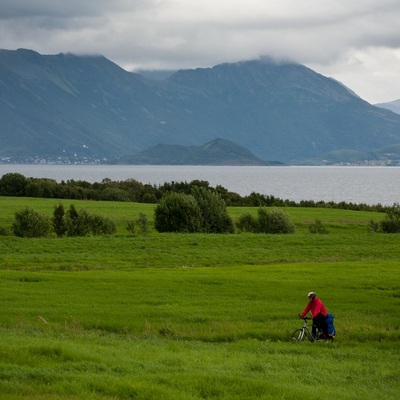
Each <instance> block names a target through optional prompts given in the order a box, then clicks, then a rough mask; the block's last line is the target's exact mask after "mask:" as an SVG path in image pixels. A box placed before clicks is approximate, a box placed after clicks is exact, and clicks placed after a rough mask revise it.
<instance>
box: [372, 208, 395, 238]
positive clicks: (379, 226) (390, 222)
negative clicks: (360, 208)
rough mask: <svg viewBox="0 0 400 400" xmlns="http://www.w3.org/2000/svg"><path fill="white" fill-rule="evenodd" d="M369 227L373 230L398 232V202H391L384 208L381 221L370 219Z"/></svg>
mask: <svg viewBox="0 0 400 400" xmlns="http://www.w3.org/2000/svg"><path fill="white" fill-rule="evenodd" d="M369 226H370V229H371V230H372V231H374V232H383V233H399V232H400V203H395V204H393V206H392V207H389V208H388V209H387V210H386V217H385V219H384V220H383V221H380V222H375V221H370V225H369Z"/></svg>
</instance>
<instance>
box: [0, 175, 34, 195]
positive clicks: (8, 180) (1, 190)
mask: <svg viewBox="0 0 400 400" xmlns="http://www.w3.org/2000/svg"><path fill="white" fill-rule="evenodd" d="M27 184H28V179H27V178H25V176H24V175H22V174H19V173H8V174H5V175H3V176H2V177H1V179H0V195H1V196H25V189H26V185H27Z"/></svg>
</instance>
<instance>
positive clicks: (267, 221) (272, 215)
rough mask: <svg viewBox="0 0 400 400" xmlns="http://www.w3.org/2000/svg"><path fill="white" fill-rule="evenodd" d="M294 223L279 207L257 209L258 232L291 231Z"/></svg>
mask: <svg viewBox="0 0 400 400" xmlns="http://www.w3.org/2000/svg"><path fill="white" fill-rule="evenodd" d="M294 230H295V228H294V224H293V223H292V222H291V221H290V218H289V215H288V214H287V213H285V212H284V211H282V210H281V209H279V208H274V209H272V210H270V211H269V210H265V209H263V208H260V209H259V210H258V231H259V232H260V233H293V232H294Z"/></svg>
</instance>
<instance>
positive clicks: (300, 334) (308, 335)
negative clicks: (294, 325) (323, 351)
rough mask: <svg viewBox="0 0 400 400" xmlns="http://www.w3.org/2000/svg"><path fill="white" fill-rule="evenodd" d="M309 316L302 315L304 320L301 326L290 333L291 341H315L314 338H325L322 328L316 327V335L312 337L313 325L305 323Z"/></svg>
mask: <svg viewBox="0 0 400 400" xmlns="http://www.w3.org/2000/svg"><path fill="white" fill-rule="evenodd" d="M310 319H311V318H308V317H303V318H302V320H303V321H304V323H303V326H302V327H301V328H299V329H296V330H295V331H294V332H293V334H292V340H293V341H300V342H302V341H304V340H308V341H310V342H315V341H316V340H326V337H325V334H324V332H322V330H320V329H318V327H316V328H317V330H316V332H317V333H316V336H315V337H314V336H313V334H312V327H313V325H309V324H307V321H308V320H310Z"/></svg>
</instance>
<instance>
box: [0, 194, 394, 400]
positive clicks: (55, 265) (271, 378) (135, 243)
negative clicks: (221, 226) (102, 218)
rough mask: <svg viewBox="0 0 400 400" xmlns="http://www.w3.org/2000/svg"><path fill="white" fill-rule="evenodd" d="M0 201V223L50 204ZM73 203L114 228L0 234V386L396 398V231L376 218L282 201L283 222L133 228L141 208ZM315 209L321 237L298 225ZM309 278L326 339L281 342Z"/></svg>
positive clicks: (93, 395)
mask: <svg viewBox="0 0 400 400" xmlns="http://www.w3.org/2000/svg"><path fill="white" fill-rule="evenodd" d="M24 200H25V201H24ZM32 201H33V203H32ZM0 203H1V205H2V206H4V207H1V208H0V226H4V225H7V224H9V223H10V221H12V218H13V213H14V212H15V210H18V209H21V208H23V207H24V206H26V205H29V206H31V207H32V208H34V209H37V210H39V211H41V212H44V213H48V214H49V215H50V214H51V213H52V209H53V204H56V203H57V202H56V201H55V200H54V201H53V200H39V199H33V200H32V199H18V200H16V199H7V198H0ZM64 204H66V205H67V203H64ZM74 204H76V205H77V207H78V208H80V207H85V208H87V209H88V211H89V212H94V213H98V214H101V215H106V216H109V217H111V218H113V219H114V220H115V221H117V223H118V226H119V232H118V233H117V235H113V236H107V237H88V238H62V239H58V238H45V239H21V238H16V237H13V236H5V237H0V304H1V305H2V306H1V307H0V398H2V399H3V398H4V399H21V398H38V399H41V398H46V399H82V398H85V399H185V400H186V399H196V400H197V399H207V398H208V399H276V398H280V399H298V398H310V399H320V398H326V397H332V398H336V399H375V398H380V399H396V398H397V394H398V392H399V389H400V382H399V375H398V370H399V367H400V362H399V352H398V344H399V342H400V320H399V317H398V310H399V306H400V275H399V263H398V260H399V259H400V247H399V245H398V243H399V236H398V235H384V234H373V233H371V232H369V231H368V229H367V228H368V222H369V219H375V220H377V219H379V218H382V217H383V216H382V215H380V214H377V213H364V212H352V211H343V210H328V209H323V210H318V209H288V210H285V211H287V212H288V213H289V214H290V216H291V218H292V220H293V221H294V223H295V224H296V228H297V229H296V232H295V233H294V234H291V235H256V234H232V235H203V234H187V235H183V234H158V233H156V232H155V231H154V230H151V231H150V233H149V234H148V235H134V236H131V235H129V234H128V232H126V231H125V230H124V229H125V228H124V224H125V222H126V221H127V220H128V219H129V218H136V217H137V215H138V213H139V212H144V213H145V214H146V215H147V216H148V218H149V220H150V223H152V210H153V206H151V205H142V204H140V205H137V204H127V203H96V202H74ZM244 211H245V212H254V213H256V212H257V209H242V210H239V209H230V213H231V215H232V216H233V217H235V216H237V215H240V213H241V212H244ZM316 218H318V219H320V220H321V221H322V222H323V223H324V225H326V226H327V228H328V230H329V234H327V235H318V234H310V233H309V232H308V229H307V227H308V224H309V223H311V222H313V221H314V220H315V219H316ZM310 290H314V291H316V292H317V294H318V295H319V296H320V297H321V298H322V299H323V300H324V302H325V304H326V306H327V307H328V311H330V312H333V313H334V314H335V327H336V330H337V332H338V336H337V338H336V339H335V340H334V342H333V343H330V342H329V343H325V342H317V343H291V342H290V335H291V333H292V331H294V330H295V329H296V328H297V327H299V326H300V325H301V323H300V322H301V321H300V320H298V319H297V314H298V313H299V312H300V311H302V309H303V308H304V306H305V303H306V301H307V297H306V294H307V292H308V291H310Z"/></svg>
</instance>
